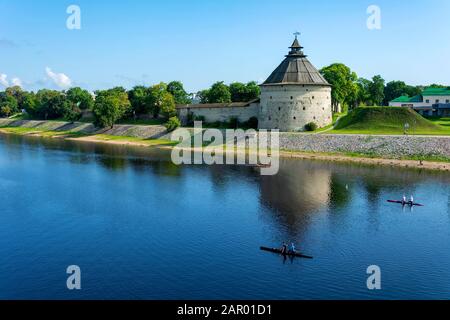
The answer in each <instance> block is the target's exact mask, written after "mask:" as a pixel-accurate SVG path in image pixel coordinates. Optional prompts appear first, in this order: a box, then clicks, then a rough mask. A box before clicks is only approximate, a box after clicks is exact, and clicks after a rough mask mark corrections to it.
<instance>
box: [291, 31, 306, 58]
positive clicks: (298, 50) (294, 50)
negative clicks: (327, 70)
mask: <svg viewBox="0 0 450 320" xmlns="http://www.w3.org/2000/svg"><path fill="white" fill-rule="evenodd" d="M299 35H300V32H295V33H294V36H295V39H294V42H293V43H292V45H291V46H290V47H289V49H291V51H290V52H289V56H302V57H306V56H305V55H304V54H303V51H302V49H303V47H302V46H301V45H300V42H299V41H298V36H299Z"/></svg>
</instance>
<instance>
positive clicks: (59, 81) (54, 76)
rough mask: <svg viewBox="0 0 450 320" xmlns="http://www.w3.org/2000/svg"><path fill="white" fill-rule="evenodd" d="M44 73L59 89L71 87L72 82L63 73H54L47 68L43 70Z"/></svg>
mask: <svg viewBox="0 0 450 320" xmlns="http://www.w3.org/2000/svg"><path fill="white" fill-rule="evenodd" d="M45 72H46V73H47V76H48V77H49V78H50V79H51V80H52V81H53V82H54V83H55V84H56V85H57V86H58V87H59V88H62V89H65V88H68V87H70V86H71V85H72V80H71V79H70V78H69V77H68V76H66V75H65V74H64V73H54V72H53V71H52V69H50V68H49V67H47V68H45Z"/></svg>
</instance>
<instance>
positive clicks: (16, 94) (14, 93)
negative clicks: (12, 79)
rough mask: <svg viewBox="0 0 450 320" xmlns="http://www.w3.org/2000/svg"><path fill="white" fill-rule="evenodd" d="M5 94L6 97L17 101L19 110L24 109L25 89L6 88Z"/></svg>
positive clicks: (16, 87)
mask: <svg viewBox="0 0 450 320" xmlns="http://www.w3.org/2000/svg"><path fill="white" fill-rule="evenodd" d="M5 93H6V95H8V96H10V97H13V98H14V99H16V101H17V108H18V109H23V106H22V103H23V99H24V96H25V94H26V92H25V91H23V89H22V88H21V87H19V86H14V87H9V88H6V90H5ZM14 112H15V111H14Z"/></svg>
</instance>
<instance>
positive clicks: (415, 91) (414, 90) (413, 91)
mask: <svg viewBox="0 0 450 320" xmlns="http://www.w3.org/2000/svg"><path fill="white" fill-rule="evenodd" d="M406 94H407V95H408V96H410V97H414V96H417V95H419V94H422V89H421V88H420V87H417V86H406Z"/></svg>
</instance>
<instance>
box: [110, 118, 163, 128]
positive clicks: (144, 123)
mask: <svg viewBox="0 0 450 320" xmlns="http://www.w3.org/2000/svg"><path fill="white" fill-rule="evenodd" d="M164 123H165V122H164V120H161V119H147V120H140V119H137V120H131V119H127V120H121V121H119V122H117V124H129V125H140V126H156V125H163V124H164Z"/></svg>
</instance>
